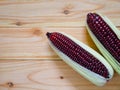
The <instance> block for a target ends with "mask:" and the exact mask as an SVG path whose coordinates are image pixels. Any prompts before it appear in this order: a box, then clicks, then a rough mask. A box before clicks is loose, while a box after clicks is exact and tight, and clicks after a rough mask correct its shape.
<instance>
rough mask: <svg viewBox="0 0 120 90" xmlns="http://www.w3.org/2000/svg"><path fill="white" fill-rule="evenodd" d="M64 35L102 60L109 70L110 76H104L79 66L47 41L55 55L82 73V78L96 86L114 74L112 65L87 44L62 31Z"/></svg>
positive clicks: (102, 83)
mask: <svg viewBox="0 0 120 90" xmlns="http://www.w3.org/2000/svg"><path fill="white" fill-rule="evenodd" d="M62 34H64V35H65V36H67V37H68V38H70V39H72V40H73V41H74V42H75V43H77V44H78V45H80V46H81V47H82V48H84V49H85V50H87V51H88V52H90V53H91V54H92V55H94V56H95V57H96V58H98V59H99V61H100V62H102V63H103V64H104V65H105V66H106V68H107V69H108V72H109V77H110V78H104V77H102V76H100V75H98V74H96V73H94V72H92V71H90V70H88V69H86V68H84V67H83V66H80V65H79V64H78V63H76V62H74V61H73V60H71V59H70V58H69V57H68V56H66V55H65V54H64V53H62V52H61V51H59V50H58V49H57V48H56V47H55V46H54V45H53V44H52V43H51V41H49V44H50V46H51V47H52V49H53V50H54V51H55V52H56V53H57V55H58V56H59V57H61V58H62V59H63V61H65V62H66V63H67V64H68V65H69V66H71V67H72V68H73V69H74V70H75V71H77V72H78V73H79V74H80V75H82V76H83V77H84V78H86V79H88V80H89V81H91V82H92V83H93V84H95V85H97V86H103V85H104V84H105V83H106V82H107V80H110V79H111V78H112V76H113V74H114V72H113V69H112V67H111V66H110V65H109V64H108V63H107V61H106V60H105V59H104V58H103V57H102V56H101V55H100V54H98V53H97V52H96V51H95V50H93V49H92V48H90V47H88V46H87V45H85V44H83V43H82V42H80V41H78V40H76V39H75V38H73V37H72V36H70V35H67V34H65V33H62Z"/></svg>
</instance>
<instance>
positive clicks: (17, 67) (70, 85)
mask: <svg viewBox="0 0 120 90" xmlns="http://www.w3.org/2000/svg"><path fill="white" fill-rule="evenodd" d="M119 81H120V77H119V75H118V74H116V73H115V75H114V77H113V78H112V80H110V81H109V82H108V83H107V84H106V85H105V86H104V87H102V88H100V87H96V86H95V85H93V84H92V83H91V82H89V81H88V80H86V79H85V78H83V77H82V76H81V75H79V74H78V73H77V72H75V71H74V70H72V68H71V67H69V66H68V65H66V64H65V63H64V62H63V61H61V60H60V61H51V60H44V61H43V60H41V61H39V60H35V61H33V60H28V61H26V60H20V61H17V60H5V61H4V60H1V61H0V90H101V89H102V90H119V89H120V82H119Z"/></svg>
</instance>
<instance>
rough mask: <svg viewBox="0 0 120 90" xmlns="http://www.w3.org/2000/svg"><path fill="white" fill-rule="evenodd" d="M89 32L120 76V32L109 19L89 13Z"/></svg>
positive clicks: (87, 24)
mask: <svg viewBox="0 0 120 90" xmlns="http://www.w3.org/2000/svg"><path fill="white" fill-rule="evenodd" d="M86 26H87V30H88V32H89V34H90V36H91V38H92V39H93V41H94V43H95V44H96V46H97V47H98V49H99V50H100V51H101V53H102V54H103V56H104V57H105V58H106V59H107V60H108V62H109V63H110V64H111V65H112V66H113V68H114V69H115V70H116V72H118V73H119V74H120V31H119V30H118V29H117V28H116V27H115V26H114V25H113V24H112V22H111V21H110V20H109V19H108V18H107V17H103V16H102V15H100V14H97V13H89V14H88V15H87V20H86Z"/></svg>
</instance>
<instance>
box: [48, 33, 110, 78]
mask: <svg viewBox="0 0 120 90" xmlns="http://www.w3.org/2000/svg"><path fill="white" fill-rule="evenodd" d="M47 37H48V38H49V40H50V41H51V42H52V44H54V46H55V47H56V48H57V49H59V50H60V51H61V52H62V53H64V54H65V55H67V56H68V57H69V58H70V59H72V60H73V61H75V62H76V63H78V64H79V65H81V66H83V67H85V68H87V69H88V70H91V71H92V72H94V73H97V74H99V75H101V76H103V77H105V78H109V73H108V70H107V68H106V67H105V66H104V65H103V64H102V63H101V62H100V61H99V60H98V59H97V58H95V57H94V56H93V55H92V54H90V53H89V52H88V51H86V50H85V49H83V48H82V47H80V46H79V45H78V44H76V43H75V42H74V41H72V40H71V39H69V38H68V37H66V36H65V35H63V34H61V33H58V32H54V33H47Z"/></svg>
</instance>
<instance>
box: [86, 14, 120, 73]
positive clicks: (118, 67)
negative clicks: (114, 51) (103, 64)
mask: <svg viewBox="0 0 120 90" xmlns="http://www.w3.org/2000/svg"><path fill="white" fill-rule="evenodd" d="M99 15H100V16H101V17H102V19H103V20H104V21H106V23H107V24H108V25H109V26H110V27H111V28H112V30H113V31H114V32H115V33H116V35H117V36H118V38H120V31H119V30H118V29H117V28H116V27H115V26H114V25H113V24H112V22H111V21H110V20H109V19H108V18H107V17H103V16H102V15H101V14H99ZM86 27H87V30H88V33H89V34H90V36H91V38H92V40H93V41H94V43H95V44H96V46H97V47H98V49H99V50H100V52H101V53H102V54H103V56H104V57H105V58H106V59H107V61H108V62H109V63H110V64H111V65H112V67H113V68H114V69H115V71H116V72H117V73H118V74H120V63H119V62H118V61H117V60H116V59H115V58H114V57H113V56H112V55H111V54H110V53H109V52H108V51H107V49H106V48H105V47H104V46H103V45H102V44H101V43H100V41H99V40H98V39H97V38H96V36H95V35H94V34H93V33H92V32H91V30H90V28H89V26H88V25H87V23H86Z"/></svg>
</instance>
